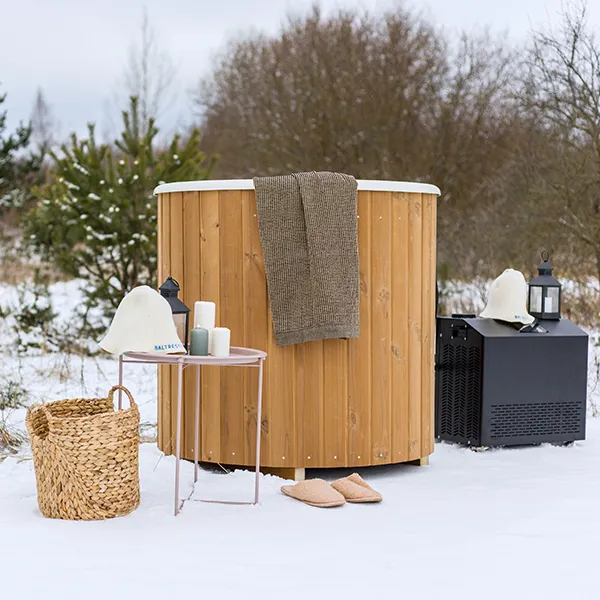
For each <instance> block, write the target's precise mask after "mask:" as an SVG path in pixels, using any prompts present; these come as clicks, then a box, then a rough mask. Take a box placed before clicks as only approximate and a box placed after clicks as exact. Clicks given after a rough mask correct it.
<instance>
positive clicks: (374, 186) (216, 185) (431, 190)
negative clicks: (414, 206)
mask: <svg viewBox="0 0 600 600" xmlns="http://www.w3.org/2000/svg"><path fill="white" fill-rule="evenodd" d="M356 183H357V184H358V191H359V192H406V193H409V194H435V195H436V196H439V195H440V194H441V192H440V189H439V188H438V187H436V186H435V185H431V184H430V183H416V182H411V181H384V180H377V179H357V180H356ZM253 189H254V182H253V181H252V179H204V180H202V181H178V182H176V183H163V184H161V185H159V186H157V187H156V188H155V189H154V194H155V195H158V194H172V193H174V192H216V191H229V190H231V191H233V190H253Z"/></svg>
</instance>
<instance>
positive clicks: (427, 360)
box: [421, 194, 437, 456]
mask: <svg viewBox="0 0 600 600" xmlns="http://www.w3.org/2000/svg"><path fill="white" fill-rule="evenodd" d="M436 203H437V199H436V197H435V196H432V195H429V194H427V195H425V194H424V195H423V308H422V310H423V316H422V321H423V333H422V340H421V343H422V367H421V368H422V370H423V382H422V392H421V398H422V402H421V456H429V454H431V453H432V452H433V431H432V428H433V414H434V413H433V410H434V409H433V404H434V388H433V377H434V371H433V369H434V364H433V362H434V360H433V357H434V347H435V339H434V338H435V277H436V251H435V246H436V244H435V214H436Z"/></svg>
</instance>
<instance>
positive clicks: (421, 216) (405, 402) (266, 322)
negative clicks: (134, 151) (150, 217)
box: [155, 179, 440, 478]
mask: <svg viewBox="0 0 600 600" xmlns="http://www.w3.org/2000/svg"><path fill="white" fill-rule="evenodd" d="M439 193H440V192H439V190H438V188H437V187H435V186H433V185H427V184H420V183H404V182H395V181H370V180H359V181H358V219H359V221H358V235H359V257H360V292H361V296H360V321H361V331H360V338H357V339H349V340H337V339H336V340H324V341H315V342H307V343H304V344H299V345H292V346H284V347H278V346H276V345H275V339H274V337H273V332H272V323H271V318H270V315H269V303H268V295H267V283H266V278H265V271H264V264H263V257H262V251H261V245H260V237H259V233H258V224H257V218H256V200H255V196H254V187H253V183H252V181H251V180H245V179H244V180H222V181H217V180H213V181H190V182H182V183H170V184H165V185H161V186H159V187H158V188H156V190H155V194H156V195H157V196H158V214H159V217H158V261H159V267H158V279H159V281H160V282H162V281H164V279H165V278H166V277H167V276H168V275H172V276H173V277H174V278H175V279H177V280H178V282H179V283H180V285H181V290H182V296H183V301H184V302H185V303H186V304H187V305H188V306H190V307H191V308H192V309H193V306H194V301H195V300H200V299H202V300H211V301H213V302H215V303H216V305H217V325H220V326H225V327H229V328H230V329H231V343H232V345H235V346H249V347H252V348H258V349H260V350H264V351H266V352H267V354H268V357H267V360H266V362H265V380H264V398H263V402H264V403H263V422H262V427H263V433H264V436H263V446H262V453H261V454H262V456H261V463H262V464H263V466H264V467H265V468H266V470H270V471H272V472H278V473H281V474H283V475H288V476H289V475H292V476H295V477H298V478H300V477H302V475H303V473H302V471H300V470H301V469H305V468H317V467H359V466H366V465H382V464H389V463H400V462H407V461H421V462H422V463H423V462H426V461H427V458H428V456H429V455H430V454H431V453H432V452H433V428H434V421H433V393H434V391H433V358H434V335H435V265H436V251H435V248H436V244H435V240H436V199H437V195H438V194H439ZM190 322H191V318H190ZM171 369H172V367H168V366H161V367H160V369H159V378H158V382H159V383H158V390H159V402H158V407H159V418H158V446H159V448H160V449H161V450H163V451H164V452H165V453H166V454H170V453H172V451H173V440H174V431H175V421H176V416H175V411H174V410H173V409H174V404H175V403H174V399H175V398H176V389H175V384H176V374H175V371H174V370H173V371H171ZM203 369H204V370H203V373H202V411H201V412H202V416H201V460H202V461H205V462H219V463H221V464H226V465H239V466H245V465H247V466H251V465H252V464H253V461H254V460H255V447H254V443H255V437H254V436H255V431H256V386H257V380H256V377H257V373H256V370H254V369H235V368H227V369H218V368H205V367H203ZM193 377H194V374H193V373H192V372H189V373H186V378H185V382H184V410H183V423H182V427H183V436H182V456H183V457H185V458H190V459H191V458H193V455H192V450H193V441H194V431H193V391H194V380H193ZM292 469H293V470H294V471H292Z"/></svg>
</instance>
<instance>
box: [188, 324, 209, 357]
mask: <svg viewBox="0 0 600 600" xmlns="http://www.w3.org/2000/svg"><path fill="white" fill-rule="evenodd" d="M190 354H191V355H193V356H208V329H204V328H203V327H194V329H192V331H191V332H190Z"/></svg>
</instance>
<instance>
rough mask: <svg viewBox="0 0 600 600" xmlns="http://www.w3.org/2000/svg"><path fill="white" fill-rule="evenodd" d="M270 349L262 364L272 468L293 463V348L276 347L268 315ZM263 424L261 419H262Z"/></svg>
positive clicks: (266, 446)
mask: <svg viewBox="0 0 600 600" xmlns="http://www.w3.org/2000/svg"><path fill="white" fill-rule="evenodd" d="M268 330H269V350H268V355H269V356H268V358H267V360H266V363H265V383H266V393H267V395H268V399H267V403H266V404H267V405H266V410H267V415H266V419H267V428H268V432H269V433H268V437H267V443H266V444H265V452H266V454H267V456H268V457H269V458H268V460H269V461H270V464H271V465H273V466H274V467H294V466H295V464H294V463H295V462H296V397H295V396H296V377H297V374H296V365H295V352H296V346H295V345H290V346H276V345H275V336H274V334H273V319H272V317H271V314H270V313H269V317H268ZM263 421H264V419H263Z"/></svg>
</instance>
